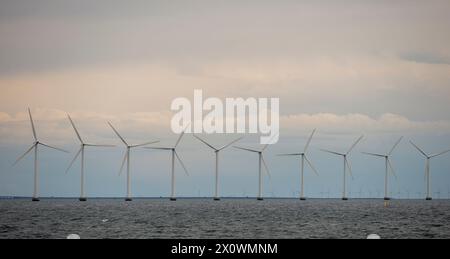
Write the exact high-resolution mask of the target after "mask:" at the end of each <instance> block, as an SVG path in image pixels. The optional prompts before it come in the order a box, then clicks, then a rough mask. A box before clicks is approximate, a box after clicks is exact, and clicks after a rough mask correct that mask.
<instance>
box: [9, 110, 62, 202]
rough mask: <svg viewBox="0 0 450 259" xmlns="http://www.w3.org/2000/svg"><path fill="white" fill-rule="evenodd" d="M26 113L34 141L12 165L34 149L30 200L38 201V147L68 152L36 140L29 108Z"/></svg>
mask: <svg viewBox="0 0 450 259" xmlns="http://www.w3.org/2000/svg"><path fill="white" fill-rule="evenodd" d="M28 115H29V117H30V122H31V128H32V130H33V137H34V143H33V145H32V146H31V147H30V148H29V149H28V150H27V151H26V152H25V153H24V154H23V155H22V156H20V157H19V158H18V159H17V160H16V162H14V164H13V166H15V165H17V164H18V163H19V162H20V161H21V160H22V159H23V158H24V157H25V156H27V155H28V154H29V153H30V152H31V151H33V150H34V191H33V198H32V201H39V159H38V153H39V147H40V146H43V147H47V148H50V149H54V150H57V151H61V152H64V153H69V152H67V151H65V150H63V149H60V148H56V147H52V146H50V145H47V144H44V143H42V142H40V141H39V140H38V137H37V134H36V128H35V127H34V121H33V116H32V115H31V110H30V109H28Z"/></svg>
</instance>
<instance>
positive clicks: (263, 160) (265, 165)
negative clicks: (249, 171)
mask: <svg viewBox="0 0 450 259" xmlns="http://www.w3.org/2000/svg"><path fill="white" fill-rule="evenodd" d="M261 160H262V162H263V165H264V168H265V169H266V173H267V175H268V176H269V178H270V179H272V175H270V170H269V167H268V166H267V163H266V160H265V159H264V156H263V155H262V154H261Z"/></svg>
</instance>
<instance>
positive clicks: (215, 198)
mask: <svg viewBox="0 0 450 259" xmlns="http://www.w3.org/2000/svg"><path fill="white" fill-rule="evenodd" d="M194 137H195V138H196V139H198V140H199V141H200V142H202V143H203V144H205V145H206V146H208V147H210V148H211V149H212V150H214V153H215V154H216V178H215V192H214V200H215V201H220V196H219V153H220V151H222V150H224V149H226V148H228V147H229V146H231V145H233V144H234V143H236V142H238V141H240V140H241V139H242V138H238V139H236V140H234V141H232V142H230V143H228V144H226V145H225V146H222V147H221V148H215V147H214V146H213V145H211V144H209V143H208V142H206V141H205V140H203V139H202V138H200V137H198V136H197V135H195V134H194Z"/></svg>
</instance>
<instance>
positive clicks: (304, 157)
mask: <svg viewBox="0 0 450 259" xmlns="http://www.w3.org/2000/svg"><path fill="white" fill-rule="evenodd" d="M315 133H316V130H314V131H313V132H312V134H311V136H310V137H309V139H308V142H306V146H305V149H304V150H303V153H294V154H281V155H279V156H298V157H300V176H301V183H300V200H302V201H304V200H306V197H305V174H304V172H305V162H306V163H307V164H308V165H309V167H310V168H311V169H312V171H313V172H314V173H315V174H316V175H319V173H318V172H317V170H316V169H315V168H314V166H313V164H312V163H311V161H310V160H309V159H308V156H307V155H306V152H307V151H308V148H309V145H310V144H311V140H312V138H313V137H314V134H315Z"/></svg>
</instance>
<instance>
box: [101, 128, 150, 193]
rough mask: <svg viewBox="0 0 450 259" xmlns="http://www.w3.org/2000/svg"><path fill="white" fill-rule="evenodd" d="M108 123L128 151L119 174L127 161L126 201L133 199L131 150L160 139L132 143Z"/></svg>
mask: <svg viewBox="0 0 450 259" xmlns="http://www.w3.org/2000/svg"><path fill="white" fill-rule="evenodd" d="M108 124H109V126H110V127H111V128H112V130H113V131H114V132H115V133H116V135H117V137H119V139H120V140H121V141H122V142H123V144H125V147H126V148H127V151H126V152H125V156H124V157H123V161H122V165H121V167H120V171H119V175H120V174H122V171H123V168H124V166H125V163H127V197H126V198H125V201H132V200H133V199H132V198H131V175H130V154H131V150H132V149H133V148H137V147H142V146H147V145H151V144H155V143H158V142H159V141H152V142H147V143H143V144H138V145H130V144H128V143H127V142H126V141H125V139H124V138H123V137H122V136H121V135H120V134H119V132H118V131H117V130H116V129H115V128H114V126H113V125H112V124H111V123H110V122H108Z"/></svg>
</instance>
